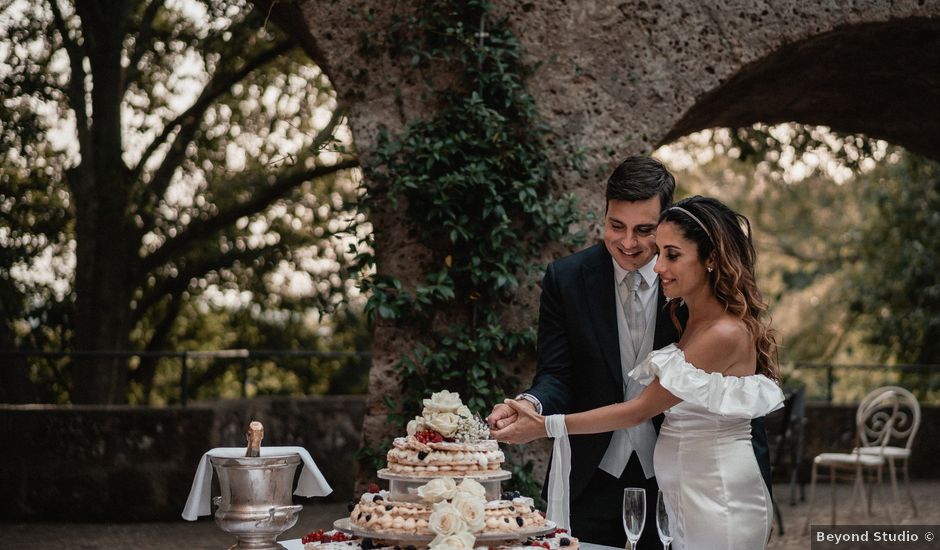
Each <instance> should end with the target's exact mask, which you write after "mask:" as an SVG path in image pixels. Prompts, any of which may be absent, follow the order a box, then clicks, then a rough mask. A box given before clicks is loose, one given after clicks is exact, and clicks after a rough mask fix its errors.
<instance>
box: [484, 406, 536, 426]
mask: <svg viewBox="0 0 940 550" xmlns="http://www.w3.org/2000/svg"><path fill="white" fill-rule="evenodd" d="M507 401H508V400H507ZM514 402H515V403H519V404H521V405H522V406H526V405H528V407H529V408H530V409H531V410H532V411H533V412H534V411H535V405H533V404H532V402H530V401H526V400H525V399H516V400H515V401H514ZM518 418H519V414H518V413H517V412H516V410H515V409H513V408H512V407H510V406H509V405H507V404H505V403H499V404H497V405H496V406H495V407H493V411H492V412H490V415H489V416H487V417H486V423H487V424H488V425H489V427H490V429H491V430H501V429H503V428H505V427H506V426H509V425H510V424H512V423H513V422H515V421H516V420H517V419H518Z"/></svg>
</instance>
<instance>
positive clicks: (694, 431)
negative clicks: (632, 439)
mask: <svg viewBox="0 0 940 550" xmlns="http://www.w3.org/2000/svg"><path fill="white" fill-rule="evenodd" d="M656 242H657V245H658V246H659V251H660V256H659V258H658V259H657V261H656V268H655V271H656V273H657V274H658V275H659V280H660V285H661V286H662V289H663V292H664V293H665V295H666V297H667V298H669V299H670V300H671V301H672V302H671V306H672V308H673V309H672V310H671V311H672V314H673V320H674V322H676V324H677V325H678V321H676V317H675V314H674V311H675V309H674V308H675V307H676V304H677V302H678V300H677V299H679V298H681V299H682V300H683V301H684V302H685V304H686V305H687V306H688V309H689V318H688V322H687V323H686V326H685V329H684V330H683V331H682V336H681V338H680V340H679V342H678V343H676V344H672V345H669V346H667V347H665V348H662V349H660V350H656V351H653V352H652V353H651V354H650V355H649V356H647V358H646V359H645V360H644V361H643V362H642V363H640V365H638V366H637V367H636V368H635V369H634V370H633V371H631V372H630V373H629V375H630V377H632V378H633V379H635V380H637V381H639V382H640V383H642V384H645V385H647V388H646V389H645V390H644V391H643V393H642V394H641V395H640V396H638V397H637V398H635V399H632V400H630V401H628V402H626V403H618V404H615V405H609V406H607V407H601V408H598V409H593V410H590V411H585V412H581V413H576V414H570V415H566V416H564V418H563V419H561V418H557V417H556V418H552V419H549V423H548V425H549V427H551V428H550V429H552V430H553V435H554V436H556V437H565V438H566V437H567V434H586V433H601V432H608V431H613V430H616V429H620V428H626V427H630V426H633V425H636V424H638V423H640V422H641V421H643V420H646V419H648V418H651V417H653V416H655V415H657V414H660V413H663V412H665V416H666V419H665V421H664V423H663V425H662V428H661V430H660V433H659V438H658V440H657V443H656V450H655V454H654V468H655V471H656V478H657V480H658V482H659V487H660V489H661V490H662V491H663V494H664V497H665V499H666V503H667V508H669V509H670V510H671V514H670V515H671V516H672V520H673V522H674V525H675V529H674V532H675V540H674V541H673V548H675V549H676V550H712V549H714V550H719V549H720V550H730V549H739V550H755V549H760V548H765V547H766V544H767V540H768V538H769V536H770V526H771V518H772V514H773V509H772V504H771V501H770V495H769V494H768V492H767V488H766V486H765V485H764V482H763V480H762V478H761V474H760V469H759V468H758V465H757V460H756V459H755V458H754V452H753V449H752V447H751V424H750V419H752V418H755V417H759V416H764V415H765V414H767V413H769V412H771V411H773V410H775V409H777V408H779V407H780V406H782V403H783V393H782V392H781V390H780V388H779V387H778V385H777V379H778V374H777V364H776V343H775V340H774V336H773V332H772V330H771V329H770V328H769V326H768V323H767V322H766V320H765V314H766V309H767V308H766V305H765V304H764V302H763V300H762V298H761V294H760V291H759V290H758V288H757V284H756V282H755V276H754V261H755V252H754V247H753V243H752V241H751V236H750V224H749V223H748V221H747V218H745V217H744V216H741V215H740V214H737V213H736V212H734V211H733V210H731V209H730V208H728V207H727V206H725V205H724V204H722V203H721V202H719V201H717V200H715V199H711V198H705V197H690V198H688V199H685V200H683V201H680V202H678V203H676V205H675V206H673V207H671V208H669V209H667V210H665V211H664V212H663V213H662V215H661V216H660V222H659V226H658V227H657V233H656ZM506 403H507V404H509V405H510V406H513V408H514V409H516V410H517V412H518V414H519V419H518V420H517V421H516V422H515V423H513V424H511V425H509V426H507V427H506V428H504V429H502V430H497V431H495V432H494V434H493V435H494V436H495V437H496V438H497V439H499V440H500V441H506V442H510V443H525V442H527V441H531V440H533V439H537V438H540V437H546V436H547V431H546V419H545V417H542V416H541V415H538V414H536V413H534V412H532V411H531V410H530V409H529V408H527V407H517V406H515V402H514V401H513V400H507V401H506ZM559 416H560V415H559ZM559 425H560V426H561V428H560V429H559V428H558V427H557V426H559ZM559 432H560V433H559ZM558 448H559V447H558V446H557V444H556V449H558ZM561 448H564V447H561ZM559 454H563V453H558V452H556V453H555V456H553V465H552V469H553V472H555V471H562V470H563V467H562V468H558V466H559V461H563V460H564V458H563V457H559V456H557V455H559ZM647 521H652V518H648V519H647Z"/></svg>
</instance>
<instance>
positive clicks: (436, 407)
mask: <svg viewBox="0 0 940 550" xmlns="http://www.w3.org/2000/svg"><path fill="white" fill-rule="evenodd" d="M423 404H424V410H423V411H422V412H421V416H416V417H415V418H414V420H411V421H410V422H408V426H407V432H408V435H412V436H413V435H415V434H418V433H422V432H424V433H426V432H428V431H429V430H430V431H431V432H434V433H438V434H440V435H441V436H442V438H443V439H445V440H448V441H459V442H461V443H475V442H477V441H483V440H484V439H489V437H490V429H489V426H487V425H486V422H484V421H483V419H481V418H480V417H479V416H475V415H474V414H473V413H472V412H470V409H469V408H467V406H466V405H464V404H463V402H462V401H461V400H460V394H459V393H456V392H451V391H447V390H441V391H439V392H435V393H432V394H431V398H430V399H425V400H424V401H423ZM425 439H427V437H426V436H425Z"/></svg>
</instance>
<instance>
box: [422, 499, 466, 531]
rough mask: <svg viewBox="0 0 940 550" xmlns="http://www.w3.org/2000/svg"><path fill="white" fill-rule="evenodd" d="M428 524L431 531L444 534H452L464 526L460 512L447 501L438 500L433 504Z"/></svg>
mask: <svg viewBox="0 0 940 550" xmlns="http://www.w3.org/2000/svg"><path fill="white" fill-rule="evenodd" d="M428 525H429V526H430V527H431V531H434V532H435V533H436V534H438V535H444V536H447V535H453V534H454V533H457V532H458V531H462V530H464V528H465V527H466V526H465V525H464V522H463V518H461V517H460V512H459V511H458V510H457V508H456V507H454V505H453V504H451V503H449V502H438V503H437V504H435V505H434V511H433V512H431V518H430V520H429V521H428Z"/></svg>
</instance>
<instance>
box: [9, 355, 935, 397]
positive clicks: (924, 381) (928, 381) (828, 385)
mask: <svg viewBox="0 0 940 550" xmlns="http://www.w3.org/2000/svg"><path fill="white" fill-rule="evenodd" d="M5 357H21V358H25V359H27V360H29V359H39V358H46V359H62V358H70V359H72V358H114V357H123V358H127V359H131V358H137V359H143V358H156V359H164V358H169V359H176V360H177V361H179V364H180V369H179V381H178V386H179V396H180V397H179V403H180V404H181V405H182V406H186V404H187V402H188V400H189V396H190V393H191V390H192V389H193V388H191V381H190V377H191V374H192V372H193V369H192V362H193V361H196V360H219V359H222V360H226V359H227V360H230V361H234V362H236V363H237V364H238V366H239V377H240V382H241V386H242V389H241V393H242V396H243V397H244V396H247V394H248V391H247V389H248V385H249V376H248V373H249V368H250V367H251V365H252V363H254V362H257V361H263V360H266V359H273V358H306V359H315V360H332V359H341V360H347V361H350V360H355V361H365V362H368V361H370V360H371V354H370V353H369V352H365V351H332V352H331V351H308V350H253V349H225V350H211V351H150V352H148V351H60V352H51V351H31V350H30V351H23V350H0V368H3V365H4V364H5V363H6V361H2V359H3V358H5ZM782 374H783V378H784V383H785V384H787V385H802V386H804V387H805V388H806V397H807V399H808V400H812V401H825V402H828V403H852V402H857V401H858V399H860V398H861V397H862V396H864V395H865V394H866V393H868V391H870V390H871V389H872V388H874V387H877V386H883V385H899V386H903V387H906V388H908V389H910V390H911V391H912V392H913V393H914V394H915V395H916V396H917V397H918V399H920V400H921V402H922V403H933V404H940V365H876V364H845V365H839V364H827V363H795V364H785V365H783V367H782Z"/></svg>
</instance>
